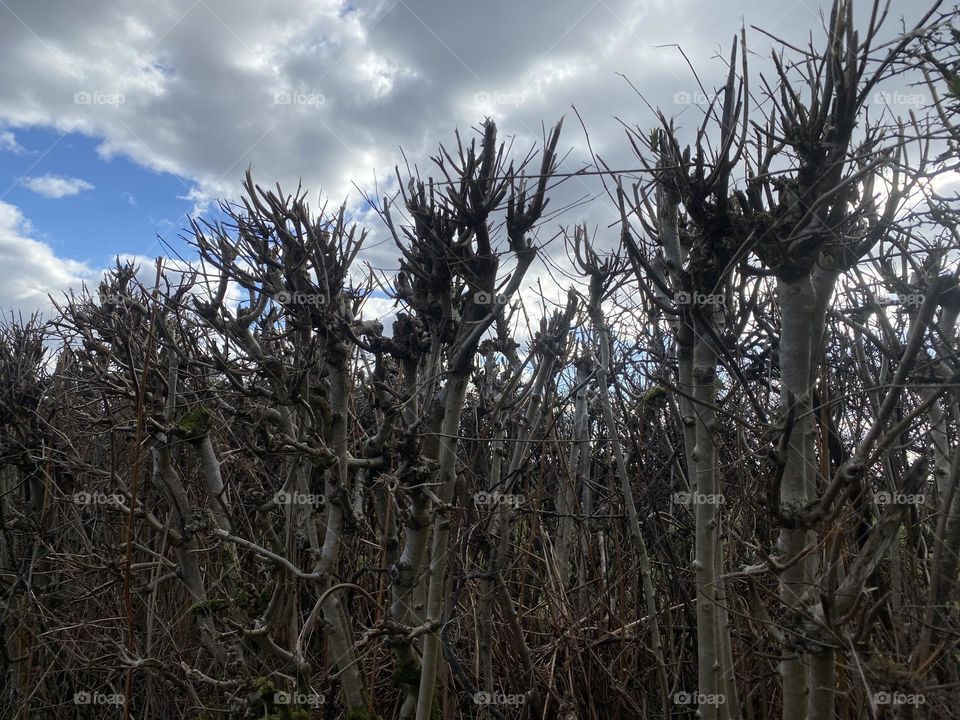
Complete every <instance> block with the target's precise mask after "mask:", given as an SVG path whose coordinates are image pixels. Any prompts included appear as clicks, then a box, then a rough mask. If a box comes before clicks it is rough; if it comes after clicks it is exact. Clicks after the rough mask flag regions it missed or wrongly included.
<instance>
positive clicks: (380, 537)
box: [0, 2, 960, 720]
mask: <svg viewBox="0 0 960 720" xmlns="http://www.w3.org/2000/svg"><path fill="white" fill-rule="evenodd" d="M882 15H883V13H882V12H881V9H880V8H879V7H877V8H875V12H874V14H873V16H872V18H871V21H870V25H869V26H868V27H865V28H862V29H861V31H860V33H858V32H856V29H855V28H854V23H853V15H852V9H851V7H850V5H849V4H848V3H844V2H841V3H838V4H837V5H835V6H834V8H833V12H832V14H831V16H830V18H829V20H828V25H827V34H826V39H825V40H824V43H823V46H822V47H818V48H814V47H811V48H809V49H808V50H806V51H804V50H802V49H799V48H789V47H788V48H784V51H783V52H779V51H778V52H777V53H776V54H775V55H774V57H773V65H772V66H773V67H774V69H775V72H774V74H773V75H772V76H771V77H763V76H761V75H756V76H755V77H751V70H750V69H749V68H748V62H747V58H748V53H747V51H746V47H745V40H746V38H745V36H744V37H741V38H740V39H739V41H738V42H735V43H734V47H733V52H732V54H731V58H730V70H729V76H728V77H727V78H726V81H725V82H724V83H723V84H722V85H721V87H720V89H719V90H718V92H717V93H716V97H715V98H714V101H713V102H712V103H711V104H710V106H709V107H708V108H707V109H706V112H705V115H704V117H703V120H702V125H701V126H700V129H699V131H697V132H696V133H695V136H693V137H692V138H691V145H690V146H689V147H687V146H685V144H684V143H683V142H681V139H680V137H681V133H680V131H679V130H677V129H676V128H675V126H674V124H673V122H672V121H671V120H669V119H668V118H666V117H664V116H662V115H658V116H657V118H656V121H657V123H658V126H657V127H656V128H655V129H654V130H652V131H651V130H648V129H641V128H640V127H637V128H631V129H628V132H627V141H628V142H629V143H630V144H631V146H632V148H633V150H634V151H635V153H636V155H637V158H638V161H639V162H640V163H641V166H642V167H644V168H646V172H645V173H643V174H642V175H640V176H639V177H640V179H639V180H637V179H636V178H635V177H634V178H628V177H620V176H618V175H617V174H616V172H615V171H614V170H610V169H607V170H608V172H607V173H606V176H605V187H606V189H607V191H608V192H607V197H608V202H609V203H610V207H611V209H612V210H613V211H614V212H615V213H616V215H617V216H618V217H619V219H620V221H619V227H618V228H616V229H615V230H614V231H613V234H612V236H611V237H603V232H606V231H605V230H603V229H601V230H599V231H594V230H592V229H588V228H586V227H575V228H569V229H568V231H567V232H566V233H565V235H564V237H563V238H562V242H564V243H565V246H566V250H567V257H568V260H569V263H568V267H569V281H570V290H569V293H568V295H567V299H566V301H565V303H564V302H561V303H559V304H557V305H551V304H550V303H549V302H547V301H546V300H541V301H540V305H539V306H537V307H534V305H533V304H532V303H531V298H532V297H533V296H532V295H530V294H529V293H528V292H527V291H526V288H527V284H526V283H525V279H527V277H528V275H529V274H530V271H531V268H534V269H536V268H537V267H538V263H539V262H540V260H541V257H540V255H541V253H542V249H541V248H539V247H538V246H537V243H536V240H535V239H536V238H537V237H538V235H537V231H538V228H539V227H541V226H542V225H543V224H544V223H545V222H546V220H545V218H546V217H547V216H546V208H547V205H548V201H549V196H550V194H551V191H552V190H553V188H554V187H555V185H556V184H557V183H558V182H561V181H562V180H563V178H564V175H563V173H561V172H559V169H558V163H559V155H560V154H562V153H559V152H558V147H560V145H561V143H562V140H561V136H560V133H561V127H560V125H559V124H558V125H557V126H556V127H555V128H553V129H552V130H551V131H550V132H547V133H545V136H544V140H543V145H542V147H541V148H540V149H539V152H531V153H529V154H528V155H525V156H517V155H516V154H514V153H512V152H511V151H509V150H508V149H506V148H505V147H504V145H503V144H501V143H500V141H499V140H498V135H497V128H496V126H495V124H494V123H493V122H491V121H486V122H484V123H483V124H482V126H481V127H480V128H479V132H478V136H477V137H476V138H475V139H473V140H469V141H467V140H463V139H461V137H460V135H457V136H456V137H455V140H454V142H453V144H452V145H450V144H448V145H447V146H446V147H444V146H441V147H440V150H439V151H438V153H437V155H436V157H435V158H433V161H434V167H433V169H432V171H431V173H432V177H431V178H427V179H425V178H422V177H420V176H419V175H417V174H414V175H413V176H410V177H405V178H402V179H401V176H400V175H399V173H398V180H400V186H399V187H400V190H399V191H398V194H397V195H396V196H395V197H392V198H384V199H382V200H379V201H378V205H377V209H378V212H379V215H380V218H381V221H382V222H381V225H380V226H379V227H378V228H376V231H377V232H378V233H380V234H381V235H382V234H386V235H387V236H388V237H390V238H392V240H393V241H395V243H396V247H397V249H398V253H399V255H400V269H399V271H398V272H396V273H395V274H393V275H392V276H389V277H385V281H386V282H382V281H378V280H377V278H376V277H374V276H372V275H366V276H365V275H364V274H363V273H362V272H361V270H360V266H361V260H362V258H363V254H362V247H363V243H364V240H365V238H366V237H367V234H368V230H369V229H365V228H361V227H357V226H356V225H354V224H352V223H351V222H350V221H349V220H348V218H347V216H346V210H345V209H340V210H338V211H336V212H334V213H332V214H331V213H328V212H326V211H323V212H316V211H313V210H311V208H310V207H309V205H308V203H307V201H306V193H305V192H302V191H300V190H298V191H297V192H296V193H294V194H293V195H286V194H284V193H283V192H282V191H281V189H280V188H277V189H276V190H275V191H269V190H264V189H262V188H260V187H259V186H257V185H255V184H254V182H253V180H252V179H251V177H250V175H249V173H248V175H247V177H246V179H245V183H244V195H243V201H242V203H241V204H240V205H224V206H223V210H224V212H225V213H226V216H227V220H226V221H223V222H217V223H205V222H203V221H196V222H193V224H192V227H191V232H190V234H189V240H190V242H191V244H192V246H193V248H194V249H195V251H196V257H197V260H196V262H194V263H192V264H191V265H189V266H186V265H184V264H183V263H177V264H172V263H170V262H169V261H164V260H162V259H161V260H158V264H157V267H156V268H155V269H154V268H150V269H146V268H144V269H141V271H140V272H139V273H138V271H137V269H136V268H134V267H132V266H130V265H125V264H118V265H117V267H116V268H115V269H113V270H112V271H111V272H109V273H108V274H107V275H106V277H105V278H104V280H103V282H102V283H100V285H99V287H98V288H95V289H93V290H91V291H89V292H88V291H86V290H84V291H78V292H77V293H75V294H71V295H69V296H67V297H65V298H61V299H59V300H57V303H56V312H55V314H54V315H53V316H52V317H49V318H45V319H43V320H32V321H27V322H24V321H20V320H10V321H8V322H6V323H5V324H4V325H3V326H2V328H0V429H2V436H0V632H2V635H3V639H2V645H0V659H2V665H3V668H2V671H3V680H2V682H3V693H2V694H0V714H2V716H3V717H10V718H28V717H29V718H33V717H44V718H48V717H49V718H73V717H117V716H120V715H123V717H133V718H155V717H171V718H173V717H191V718H204V719H207V720H210V719H212V718H308V717H318V718H339V717H345V718H351V719H352V720H360V719H361V718H374V717H381V718H394V717H400V718H411V719H412V718H416V720H429V719H431V718H460V717H464V718H474V717H482V718H506V717H522V718H531V719H532V718H538V719H539V718H563V719H564V720H570V719H573V718H584V719H591V720H592V719H594V718H597V719H600V718H603V719H607V718H639V717H662V718H668V717H671V718H675V717H692V716H694V714H695V713H699V716H700V717H704V718H713V719H718V718H722V719H723V720H732V719H733V718H745V719H746V718H750V719H754V718H756V719H760V718H773V717H782V718H784V719H785V720H799V719H801V718H811V719H815V720H821V719H825V718H833V717H838V718H844V719H850V720H853V719H861V718H873V717H902V718H920V717H922V718H948V717H952V716H953V713H955V707H956V698H957V697H958V688H960V645H958V643H960V605H958V602H957V597H958V572H960V562H958V559H960V556H958V553H960V490H958V485H960V443H958V437H960V432H958V430H960V385H958V380H960V357H958V352H957V350H958V345H957V334H956V332H957V327H956V325H957V316H958V313H960V287H958V273H960V270H958V258H960V235H958V232H960V226H958V221H960V218H958V215H957V209H958V208H957V202H956V198H954V197H946V196H944V195H943V194H938V193H939V192H940V188H942V187H943V186H944V182H943V181H944V180H945V179H947V178H950V177H952V175H951V173H954V172H955V171H956V167H955V166H956V159H957V142H958V141H960V133H958V131H957V129H956V128H955V126H954V124H953V119H954V116H955V113H956V111H957V108H958V98H957V95H958V86H957V79H956V77H957V76H956V74H955V72H954V68H955V67H956V64H957V61H958V58H957V56H956V52H957V51H956V44H955V41H956V34H955V31H954V30H953V28H952V26H951V24H950V23H951V22H952V21H953V20H954V15H953V14H952V13H947V14H945V15H938V14H936V13H935V12H933V11H931V12H930V13H928V14H927V15H925V16H924V17H923V18H921V20H920V21H919V23H918V24H917V25H916V26H915V27H914V28H913V29H910V30H909V31H907V32H905V33H904V34H902V35H898V36H896V37H894V38H893V39H892V40H886V41H884V42H880V41H879V40H878V37H879V36H880V35H879V32H880V27H881V24H882V20H883V17H882ZM910 81H916V82H918V83H919V85H918V86H917V87H916V88H915V89H916V90H917V92H918V93H919V92H921V91H922V93H925V97H927V99H928V101H927V103H926V104H925V105H924V106H923V107H920V108H916V109H914V111H913V112H911V113H910V114H909V116H908V117H904V118H898V117H896V115H895V113H891V112H890V108H886V111H885V112H877V103H876V98H877V97H878V93H881V92H882V91H881V90H880V89H881V88H883V87H885V85H884V83H888V82H901V83H902V82H910ZM880 97H882V95H880ZM868 108H872V109H871V110H870V111H869V112H868ZM594 164H595V166H596V167H597V168H598V169H599V170H604V169H605V168H604V166H603V163H602V161H601V160H599V159H596V158H595V159H594ZM548 234H550V233H549V232H545V233H544V235H548ZM598 235H599V239H598ZM144 277H149V280H143V278H144ZM364 278H366V279H364ZM382 289H386V290H388V292H389V294H390V295H391V297H394V298H395V299H396V310H397V312H396V319H395V321H393V323H392V327H389V328H384V327H383V325H382V324H381V323H380V322H378V321H376V320H366V321H361V320H358V318H359V317H360V310H361V307H362V306H363V304H364V302H365V301H366V299H367V298H368V297H369V296H370V294H371V293H375V292H377V291H378V290H382ZM540 317H542V319H539V320H533V321H531V320H530V319H529V318H540ZM531 322H532V323H533V325H534V327H533V329H532V330H531V329H530V327H529V325H530V323H531Z"/></svg>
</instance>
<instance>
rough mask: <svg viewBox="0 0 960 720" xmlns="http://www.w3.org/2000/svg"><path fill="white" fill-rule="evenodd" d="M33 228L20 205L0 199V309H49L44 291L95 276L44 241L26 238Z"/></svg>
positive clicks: (56, 292)
mask: <svg viewBox="0 0 960 720" xmlns="http://www.w3.org/2000/svg"><path fill="white" fill-rule="evenodd" d="M32 233H33V228H32V226H31V225H30V222H29V221H28V220H27V219H26V218H25V217H24V216H23V213H22V212H21V211H20V208H18V207H16V206H15V205H11V204H9V203H5V202H3V201H0V308H2V309H3V312H4V313H9V312H11V311H14V312H17V311H20V312H23V313H25V314H27V313H31V312H33V311H35V310H37V309H49V307H50V304H49V300H48V298H47V295H48V294H53V295H54V297H57V296H58V295H59V293H60V292H61V291H63V290H66V289H68V288H70V287H74V288H79V287H80V285H81V284H82V283H83V282H88V283H89V282H90V281H91V280H93V279H96V278H97V277H99V273H97V272H96V271H94V270H93V269H92V268H90V267H89V266H88V265H86V264H85V263H82V262H77V261H75V260H67V259H64V258H60V257H57V255H56V254H55V253H54V252H53V250H52V248H51V247H50V246H49V245H47V244H46V243H43V242H40V241H39V240H35V239H33V238H31V237H30V235H31V234H32Z"/></svg>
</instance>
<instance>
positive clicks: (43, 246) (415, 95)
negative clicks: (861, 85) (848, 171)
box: [0, 0, 921, 314]
mask: <svg viewBox="0 0 960 720" xmlns="http://www.w3.org/2000/svg"><path fill="white" fill-rule="evenodd" d="M861 4H862V7H859V8H858V16H859V17H861V18H862V17H863V15H864V14H865V13H867V12H868V10H869V8H868V7H867V4H866V3H861ZM827 10H828V8H821V6H819V5H817V4H816V2H815V0H771V1H770V2H765V3H759V2H755V1H749V2H747V1H740V0H736V1H731V2H713V1H708V0H668V1H661V0H596V1H595V2H591V0H580V1H579V2H575V1H574V0H509V1H506V0H487V1H486V2H477V1H476V0H369V1H367V0H355V1H354V2H339V1H336V0H311V1H308V0H273V1H271V2H263V0H150V2H141V1H139V0H84V2H81V3H76V2H67V1H66V0H0V309H2V311H3V312H4V313H5V314H7V313H9V312H10V310H19V311H24V312H29V311H31V310H33V309H37V308H43V307H44V306H45V305H46V300H45V298H46V295H47V293H50V292H53V293H57V292H59V291H60V290H61V289H62V288H65V287H68V286H71V285H73V286H78V285H79V284H80V283H81V282H83V281H87V282H88V283H89V282H90V281H91V280H94V281H95V279H96V278H97V277H98V276H99V274H100V273H101V272H102V269H103V268H105V267H107V266H108V265H110V264H111V262H112V259H113V258H114V257H115V256H117V255H121V256H135V257H141V258H150V257H156V256H157V255H160V254H168V253H169V250H167V249H166V248H165V247H164V245H163V243H162V242H161V241H160V239H159V238H162V239H163V240H164V241H165V242H166V243H169V244H170V246H172V247H173V248H174V249H175V250H177V251H178V252H183V253H186V252H188V249H187V248H186V246H185V244H184V243H183V242H182V241H181V240H180V239H178V234H179V233H181V232H182V231H183V229H184V227H185V226H186V224H187V217H188V216H189V215H190V214H198V213H199V214H205V213H212V212H213V211H214V210H215V208H216V200H217V199H218V198H224V199H236V197H237V195H238V191H239V184H240V179H241V177H242V174H243V172H244V170H245V169H246V168H247V167H248V166H252V168H253V173H254V179H255V180H257V181H258V182H260V183H262V184H266V185H272V184H273V183H275V182H280V183H281V186H282V187H284V188H290V189H292V188H294V187H295V186H296V183H297V182H298V180H301V179H302V181H303V184H304V187H306V188H308V189H309V190H310V193H311V197H314V198H319V197H320V194H321V193H323V196H324V197H327V198H330V199H331V200H332V201H333V203H334V204H338V203H339V202H341V201H343V200H347V202H348V206H349V207H350V208H351V211H352V213H353V215H354V216H355V217H356V218H357V219H358V220H360V221H363V222H367V223H369V224H370V225H371V226H374V231H376V229H377V228H376V227H375V226H376V225H377V219H376V216H375V215H373V214H372V213H371V212H369V210H365V209H364V207H365V206H364V204H363V203H362V202H361V195H360V192H359V191H358V190H357V189H356V187H359V188H361V189H362V190H363V191H366V192H379V194H381V195H382V194H384V193H389V192H392V191H393V190H394V189H395V182H393V181H392V176H393V167H394V166H395V165H396V164H397V163H399V162H402V156H401V149H402V151H403V152H404V153H405V155H406V157H407V158H409V159H410V160H411V162H416V163H418V164H419V166H420V167H421V168H424V169H426V168H427V167H428V165H429V160H428V158H429V155H430V154H431V153H432V152H433V151H435V149H436V146H437V144H438V143H439V142H441V141H447V142H449V141H451V140H452V139H453V132H454V130H455V129H457V128H459V129H460V130H461V131H462V132H464V133H466V134H470V133H471V128H475V127H476V126H477V124H478V123H479V122H480V121H481V120H482V119H483V118H484V116H491V117H493V118H495V119H496V120H497V121H498V125H499V127H500V129H501V134H502V136H503V137H505V138H512V139H513V141H514V145H515V147H517V148H518V149H521V150H526V149H527V148H528V147H530V146H531V145H532V144H533V143H535V142H537V141H538V140H539V139H540V138H541V136H542V124H543V123H547V124H548V125H549V124H552V123H553V122H555V121H556V120H558V119H559V118H560V117H561V116H564V115H566V123H565V129H564V135H563V136H562V138H561V147H562V149H563V150H564V151H569V153H570V154H569V156H568V158H567V160H566V161H565V166H564V169H567V170H577V169H580V168H582V167H583V166H584V165H585V164H586V163H588V162H589V153H588V151H587V144H586V135H585V134H584V132H583V130H582V129H581V127H580V123H579V121H578V119H577V117H576V115H575V114H574V113H573V110H572V108H573V107H576V109H577V110H578V111H579V113H580V115H581V117H582V118H583V121H584V123H585V124H586V127H587V130H588V131H589V139H590V142H591V143H592V146H593V149H594V150H595V151H596V152H597V153H598V154H599V155H600V156H601V157H602V158H604V159H605V160H606V161H607V162H608V163H609V164H610V165H611V166H613V167H619V168H632V167H636V160H635V159H633V158H632V157H631V153H630V151H629V146H628V144H627V142H626V140H625V138H624V133H623V129H622V126H621V125H620V121H623V122H626V123H628V124H630V125H639V126H642V127H652V126H653V125H654V118H653V114H652V112H651V110H650V107H648V105H647V104H646V103H649V105H651V106H654V107H661V108H663V109H664V111H665V112H666V113H667V114H668V115H676V116H678V118H679V122H680V123H681V124H687V125H690V126H695V125H696V124H697V123H698V121H699V114H698V112H697V108H696V106H695V104H696V103H697V102H698V101H702V99H703V98H702V95H701V93H700V90H699V88H698V84H697V81H696V79H695V77H694V75H693V73H692V71H691V69H690V67H689V66H688V64H687V60H686V59H685V58H684V53H685V55H686V57H687V58H688V59H689V61H690V63H691V64H692V65H693V66H694V67H695V68H696V70H697V73H698V74H699V76H700V78H701V81H702V82H703V85H704V86H705V88H706V89H707V90H708V91H713V90H714V89H715V88H716V87H717V86H719V85H720V84H721V83H722V82H723V79H724V76H725V61H724V60H723V59H721V57H724V58H725V57H726V56H727V55H728V54H729V50H730V43H731V40H732V37H733V35H734V34H735V33H737V32H738V31H739V28H740V26H741V24H746V26H747V39H748V47H749V49H750V51H751V53H752V55H751V63H755V66H756V67H761V68H762V67H763V66H764V65H765V64H766V60H765V59H766V58H767V57H769V53H770V48H771V44H772V41H771V40H770V38H769V37H767V36H765V35H763V34H761V33H759V32H757V31H756V30H752V29H751V26H758V27H761V28H764V29H765V30H768V31H769V32H771V33H773V34H775V35H777V36H780V37H782V38H784V39H787V40H789V41H792V42H795V43H804V42H805V40H806V39H807V38H808V35H809V33H811V32H812V33H813V36H814V38H815V39H816V40H817V44H819V40H820V38H822V27H823V13H824V12H826V11H827ZM890 13H891V21H890V23H889V31H890V34H895V33H896V31H897V30H898V29H899V28H900V22H899V18H900V17H901V16H904V17H905V18H906V20H907V22H908V23H912V22H914V21H916V19H917V18H918V17H919V16H920V14H921V11H920V9H919V8H917V7H916V6H915V5H913V3H907V2H905V1H904V0H896V2H893V3H892V5H891V11H890ZM681 48H682V50H683V53H681V51H680V49H681ZM625 78H627V79H629V81H630V83H632V85H633V86H635V87H636V88H637V90H639V92H640V93H642V95H643V97H642V98H641V97H640V96H639V95H638V94H637V92H635V91H634V90H633V89H632V88H631V86H630V84H628V83H627V80H626V79H625ZM904 99H905V100H907V101H908V100H909V98H904ZM355 186H356V187H355ZM602 190H603V189H602V187H601V186H600V183H599V181H598V180H596V179H595V178H594V179H590V178H576V179H574V180H572V181H570V182H567V183H565V185H564V187H563V189H562V191H561V197H560V199H559V200H557V201H555V204H557V203H559V202H561V201H562V202H563V203H567V202H572V201H575V200H577V199H583V200H584V203H582V204H581V205H579V206H577V207H576V208H574V209H572V210H571V211H570V212H568V213H566V214H565V215H564V216H563V217H561V218H558V219H555V220H553V221H552V225H553V228H552V229H551V232H552V230H553V229H555V228H556V226H557V225H558V224H559V223H561V222H564V223H573V222H577V221H580V220H587V221H588V222H590V223H591V225H593V226H595V227H598V228H599V232H600V233H601V234H602V233H605V232H609V231H607V230H605V229H604V225H605V223H608V222H610V221H612V220H613V217H614V216H613V213H612V212H611V208H610V207H609V204H608V203H607V201H606V200H605V197H604V196H603V194H602ZM591 198H597V199H596V200H595V201H590V199H591ZM545 232H546V231H545ZM374 237H377V235H376V232H375V233H374ZM380 237H382V235H381V236H380ZM396 255H397V253H396V250H395V249H393V248H391V247H390V246H389V245H388V244H387V243H385V242H380V243H379V244H376V243H374V245H373V246H372V247H371V248H370V251H369V253H368V258H369V259H370V260H371V262H372V263H373V264H374V265H375V266H377V267H381V268H384V269H389V268H390V267H391V265H395V263H396ZM542 271H543V268H541V269H540V270H539V271H537V272H542ZM532 277H536V272H535V273H534V274H533V276H532ZM94 284H95V283H94Z"/></svg>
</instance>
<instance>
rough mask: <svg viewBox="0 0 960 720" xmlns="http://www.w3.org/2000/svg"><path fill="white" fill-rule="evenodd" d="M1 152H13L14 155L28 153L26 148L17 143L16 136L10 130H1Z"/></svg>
mask: <svg viewBox="0 0 960 720" xmlns="http://www.w3.org/2000/svg"><path fill="white" fill-rule="evenodd" d="M0 151H3V152H11V153H13V154H14V155H23V154H25V153H26V152H27V150H26V148H24V147H23V146H22V145H20V143H18V142H17V138H16V136H15V135H14V134H13V133H12V132H10V131H9V130H0Z"/></svg>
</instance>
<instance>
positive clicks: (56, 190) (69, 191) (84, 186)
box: [20, 175, 93, 198]
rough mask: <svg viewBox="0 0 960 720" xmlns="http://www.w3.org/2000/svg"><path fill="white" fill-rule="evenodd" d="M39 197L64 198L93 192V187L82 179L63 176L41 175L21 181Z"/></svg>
mask: <svg viewBox="0 0 960 720" xmlns="http://www.w3.org/2000/svg"><path fill="white" fill-rule="evenodd" d="M20 182H21V183H22V184H23V185H26V186H27V187H28V188H30V189H31V190H33V191H34V192H35V193H37V194H38V195H43V196H44V197H47V198H62V197H69V196H70V195H76V194H78V193H81V192H83V191H84V190H93V185H91V184H90V183H88V182H87V181H86V180H81V179H80V178H71V177H63V176H61V175H40V176H37V177H28V178H24V179H23V180H21V181H20Z"/></svg>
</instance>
